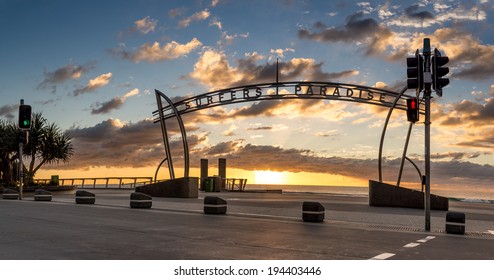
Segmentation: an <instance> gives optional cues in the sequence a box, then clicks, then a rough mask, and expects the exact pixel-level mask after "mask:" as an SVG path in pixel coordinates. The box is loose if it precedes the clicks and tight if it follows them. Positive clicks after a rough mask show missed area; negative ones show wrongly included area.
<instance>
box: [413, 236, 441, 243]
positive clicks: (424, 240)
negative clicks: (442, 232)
mask: <svg viewBox="0 0 494 280" xmlns="http://www.w3.org/2000/svg"><path fill="white" fill-rule="evenodd" d="M434 238H436V237H435V236H427V237H426V238H423V239H420V240H417V242H420V243H425V242H427V241H429V240H432V239H434Z"/></svg>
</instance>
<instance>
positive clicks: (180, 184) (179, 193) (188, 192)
mask: <svg viewBox="0 0 494 280" xmlns="http://www.w3.org/2000/svg"><path fill="white" fill-rule="evenodd" d="M136 192H141V193H145V194H147V195H150V196H154V197H179V198H198V197H199V178H197V177H186V178H177V179H173V180H168V181H163V182H158V183H153V184H148V185H144V186H139V187H136Z"/></svg>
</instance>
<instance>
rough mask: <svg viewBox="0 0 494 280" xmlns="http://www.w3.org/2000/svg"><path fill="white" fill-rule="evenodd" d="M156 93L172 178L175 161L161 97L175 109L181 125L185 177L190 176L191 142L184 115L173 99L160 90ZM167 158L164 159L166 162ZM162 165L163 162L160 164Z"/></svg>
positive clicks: (171, 176) (172, 177) (173, 177)
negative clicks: (182, 115)
mask: <svg viewBox="0 0 494 280" xmlns="http://www.w3.org/2000/svg"><path fill="white" fill-rule="evenodd" d="M155 93H156V101H157V103H158V111H159V114H160V122H161V130H162V133H163V141H164V142H165V150H166V159H168V169H169V172H170V178H171V179H175V171H174V168H173V161H172V156H171V150H170V143H169V140H168V132H167V130H166V123H165V121H166V119H165V118H164V117H163V106H162V103H161V98H163V99H165V101H166V102H167V103H168V106H169V107H171V109H172V110H173V112H174V114H175V116H176V118H177V121H178V125H179V127H180V132H181V134H182V144H183V150H184V177H189V165H190V164H189V144H188V141H187V132H186V131H185V125H184V122H183V120H182V117H181V116H180V113H179V112H178V110H177V108H176V107H175V105H174V104H173V101H172V100H171V99H170V98H168V96H166V95H165V94H164V93H162V92H160V91H159V90H155ZM164 161H165V160H163V162H164ZM163 162H162V163H163ZM160 165H161V164H160Z"/></svg>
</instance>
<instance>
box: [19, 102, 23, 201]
mask: <svg viewBox="0 0 494 280" xmlns="http://www.w3.org/2000/svg"><path fill="white" fill-rule="evenodd" d="M20 105H24V99H21V101H20ZM19 133H20V134H19V200H22V192H23V190H24V166H23V165H24V164H23V163H22V148H23V145H24V143H23V142H24V139H23V137H24V135H23V131H22V130H20V132H19Z"/></svg>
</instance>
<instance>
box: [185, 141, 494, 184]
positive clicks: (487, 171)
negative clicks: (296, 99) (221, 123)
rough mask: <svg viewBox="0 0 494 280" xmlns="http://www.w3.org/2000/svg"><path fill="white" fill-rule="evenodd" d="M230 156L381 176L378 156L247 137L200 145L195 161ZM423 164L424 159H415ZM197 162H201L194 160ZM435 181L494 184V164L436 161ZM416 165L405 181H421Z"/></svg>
mask: <svg viewBox="0 0 494 280" xmlns="http://www.w3.org/2000/svg"><path fill="white" fill-rule="evenodd" d="M212 156H214V157H218V156H221V157H226V158H227V160H228V162H229V164H231V165H233V166H235V168H240V169H244V170H272V171H280V172H281V171H287V172H312V173H322V174H333V175H343V176H349V177H353V178H358V179H362V180H368V179H376V178H377V175H378V174H377V159H358V158H344V157H322V156H318V155H317V154H315V153H314V152H313V151H311V150H309V149H284V148H282V147H279V146H269V145H252V144H246V143H244V141H243V140H234V141H228V142H221V143H218V144H217V145H214V146H209V147H206V148H204V149H202V150H200V149H198V150H196V151H195V153H194V162H195V161H198V159H200V158H201V157H205V158H207V157H212ZM415 163H417V164H419V165H423V162H421V161H419V160H415ZM194 164H195V165H197V163H194ZM399 166H400V159H385V160H384V161H383V172H384V173H383V176H384V178H385V179H386V178H396V175H397V172H398V170H399ZM431 172H432V174H434V177H433V183H434V184H445V185H448V184H455V182H456V183H457V182H458V181H462V180H464V181H468V180H469V181H470V182H471V184H472V185H473V184H476V183H478V184H485V185H490V184H491V182H492V180H493V179H494V166H492V165H479V164H475V163H470V162H460V161H455V160H453V161H445V162H433V164H432V170H431ZM417 177H418V176H417V173H416V171H415V170H414V169H413V168H405V169H404V174H403V181H408V182H416V183H418V182H417V181H418V179H417Z"/></svg>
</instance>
